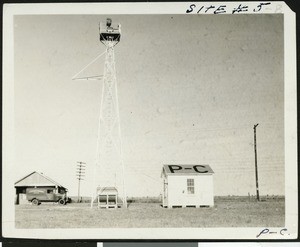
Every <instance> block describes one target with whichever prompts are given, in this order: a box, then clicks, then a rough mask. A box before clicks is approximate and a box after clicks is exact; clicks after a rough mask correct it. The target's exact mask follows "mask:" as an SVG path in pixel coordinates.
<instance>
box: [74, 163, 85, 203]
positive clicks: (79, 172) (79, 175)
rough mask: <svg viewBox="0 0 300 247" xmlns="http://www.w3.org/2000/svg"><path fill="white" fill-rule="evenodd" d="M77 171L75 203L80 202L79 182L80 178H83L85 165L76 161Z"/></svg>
mask: <svg viewBox="0 0 300 247" xmlns="http://www.w3.org/2000/svg"><path fill="white" fill-rule="evenodd" d="M77 163H78V164H77V169H76V176H77V179H78V199H77V202H80V181H81V180H83V178H82V177H84V175H85V165H83V164H86V163H84V162H82V161H77Z"/></svg>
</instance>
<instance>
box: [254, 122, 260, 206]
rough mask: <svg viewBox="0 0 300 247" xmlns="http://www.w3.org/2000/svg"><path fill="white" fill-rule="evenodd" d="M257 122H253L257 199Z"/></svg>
mask: <svg viewBox="0 0 300 247" xmlns="http://www.w3.org/2000/svg"><path fill="white" fill-rule="evenodd" d="M257 126H258V124H255V125H254V127H253V129H254V155H255V179H256V197H257V201H259V189H258V171H257V151H256V127H257Z"/></svg>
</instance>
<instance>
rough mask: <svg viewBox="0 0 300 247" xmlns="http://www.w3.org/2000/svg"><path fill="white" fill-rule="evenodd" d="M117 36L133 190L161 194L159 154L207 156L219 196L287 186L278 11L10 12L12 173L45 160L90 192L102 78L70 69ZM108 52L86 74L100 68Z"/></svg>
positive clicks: (187, 159) (166, 160)
mask: <svg viewBox="0 0 300 247" xmlns="http://www.w3.org/2000/svg"><path fill="white" fill-rule="evenodd" d="M107 17H111V18H112V20H113V24H117V23H120V24H121V27H122V36H121V42H120V43H119V44H118V45H117V46H116V47H115V60H116V70H117V83H118V93H119V95H118V96H119V112H120V122H121V135H122V142H123V145H122V149H123V160H124V166H125V181H126V190H127V194H128V196H159V195H160V194H161V193H162V185H163V184H162V180H161V177H160V175H161V170H162V166H163V164H209V165H210V166H211V168H212V169H213V171H214V172H215V174H214V194H215V195H248V193H250V194H251V195H254V194H255V167H254V141H253V126H254V124H256V123H259V126H258V127H257V154H258V176H259V189H260V194H262V195H267V194H269V195H272V194H276V195H277V194H279V195H283V194H284V167H285V165H284V97H283V95H284V78H283V76H284V74H283V54H284V51H283V16H282V15H280V14H278V15H271V14H266V15H263V14H261V15H254V14H253V15H111V16H104V15H103V16H101V15H97V16H96V15H34V16H25V15H24V16H15V18H14V89H15V92H14V93H15V94H14V100H15V101H14V103H15V109H14V113H15V143H16V144H15V149H14V152H15V164H14V165H15V169H14V170H15V171H16V172H15V174H13V176H15V181H17V180H18V179H20V178H22V177H24V176H25V175H27V174H29V173H31V172H33V171H39V172H43V173H44V174H45V175H47V176H49V177H51V178H52V179H54V180H56V181H57V182H59V183H61V184H63V185H64V186H65V187H67V188H68V189H69V195H77V180H76V175H75V174H76V165H77V163H76V162H77V161H83V162H85V163H86V177H85V180H84V181H82V184H81V194H82V195H83V196H89V195H90V193H91V190H93V189H94V188H93V184H92V178H93V169H94V165H95V157H96V142H97V130H98V117H99V111H100V102H101V91H102V81H99V80H97V81H96V80H95V81H91V80H89V81H84V80H80V81H77V80H72V76H74V75H75V74H76V73H77V72H79V71H80V70H81V69H82V68H83V67H84V66H85V65H86V64H88V63H89V62H90V61H92V60H93V59H94V58H95V57H96V56H97V55H99V54H101V53H102V52H104V51H105V47H104V45H103V44H101V43H100V42H99V31H98V24H99V22H100V21H102V22H105V20H106V18H107ZM103 65H104V61H103V59H99V60H97V61H96V62H95V63H94V64H93V65H92V66H90V67H89V68H88V69H87V70H86V71H84V72H83V73H85V75H101V74H103Z"/></svg>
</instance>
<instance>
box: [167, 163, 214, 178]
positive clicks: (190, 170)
mask: <svg viewBox="0 0 300 247" xmlns="http://www.w3.org/2000/svg"><path fill="white" fill-rule="evenodd" d="M162 172H163V173H165V175H166V176H169V175H210V174H213V173H214V171H213V170H212V169H211V167H210V166H209V165H163V170H162Z"/></svg>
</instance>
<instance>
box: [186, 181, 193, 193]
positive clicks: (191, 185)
mask: <svg viewBox="0 0 300 247" xmlns="http://www.w3.org/2000/svg"><path fill="white" fill-rule="evenodd" d="M187 192H188V194H195V183H194V179H192V178H188V179H187Z"/></svg>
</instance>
